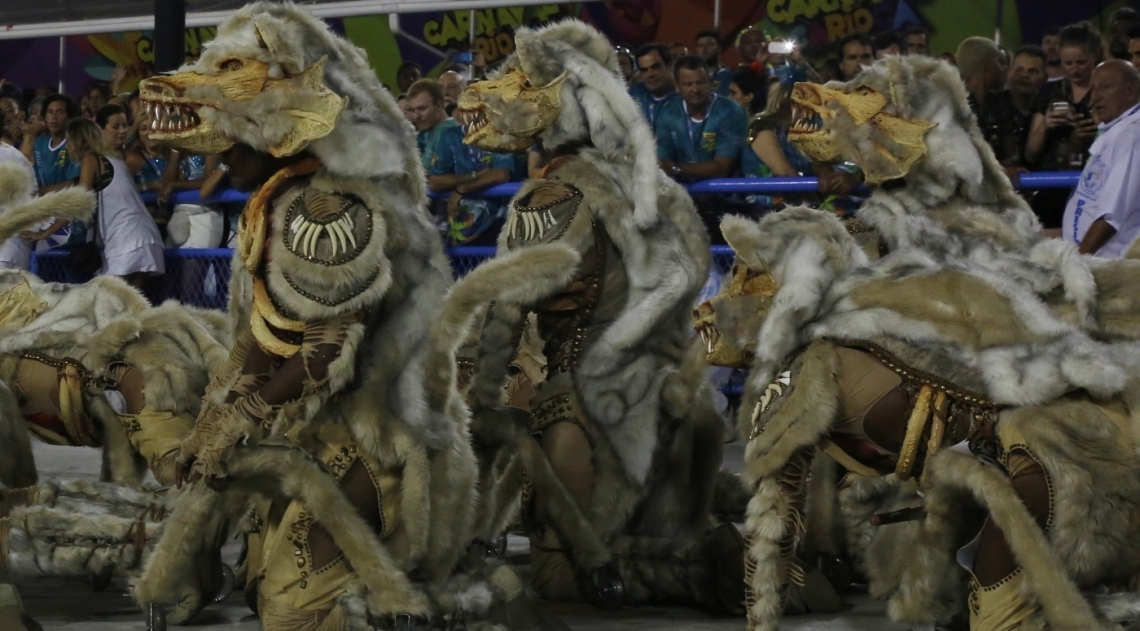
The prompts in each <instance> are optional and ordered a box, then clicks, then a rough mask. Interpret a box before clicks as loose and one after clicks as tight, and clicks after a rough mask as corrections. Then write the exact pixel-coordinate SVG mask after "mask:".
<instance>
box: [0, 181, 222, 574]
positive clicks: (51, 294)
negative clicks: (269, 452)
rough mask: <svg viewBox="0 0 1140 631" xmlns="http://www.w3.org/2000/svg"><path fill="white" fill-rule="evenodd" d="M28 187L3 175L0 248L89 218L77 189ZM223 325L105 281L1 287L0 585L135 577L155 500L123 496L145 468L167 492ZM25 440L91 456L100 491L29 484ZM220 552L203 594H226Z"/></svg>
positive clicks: (7, 282) (155, 520) (2, 279)
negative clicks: (36, 192) (98, 459)
mask: <svg viewBox="0 0 1140 631" xmlns="http://www.w3.org/2000/svg"><path fill="white" fill-rule="evenodd" d="M26 181H27V178H26V177H23V173H22V172H21V170H19V169H15V170H13V169H11V168H10V167H8V166H0V205H3V206H5V207H7V211H6V212H5V213H4V215H3V216H2V217H0V237H2V238H4V239H7V238H8V237H10V236H12V235H14V234H16V232H18V231H19V230H21V229H25V228H27V227H29V226H32V225H36V224H41V223H42V222H44V221H45V220H49V219H50V218H52V217H64V218H67V219H71V220H86V219H88V218H89V217H90V214H91V212H92V211H93V209H94V198H93V196H92V195H91V194H90V193H88V192H86V191H84V190H82V189H78V188H76V189H69V190H66V191H60V192H57V193H52V194H49V195H46V196H43V197H40V198H35V199H32V198H31V196H30V193H31V191H30V190H29V188H28V185H27V184H25V182H26ZM225 324H226V320H225V317H224V316H223V315H222V314H221V313H213V312H208V311H202V310H198V309H193V308H187V307H183V306H181V305H178V304H176V303H170V304H166V305H163V306H161V307H158V308H152V307H151V306H150V305H149V303H147V301H146V299H145V298H144V297H143V296H142V295H141V294H139V293H138V292H137V291H136V290H135V289H133V288H131V287H129V286H128V285H127V284H126V283H124V282H123V281H121V280H120V279H118V278H114V277H100V278H97V279H95V280H93V281H91V282H89V283H87V284H84V285H62V284H55V283H44V282H42V281H40V280H39V279H38V278H36V277H35V276H32V275H30V274H26V273H24V272H21V271H17V270H7V271H4V272H2V273H0V454H2V455H0V482H2V483H3V484H4V487H6V488H0V576H3V577H6V578H7V579H10V580H23V579H27V578H32V577H40V576H56V577H79V578H86V579H89V580H91V581H92V584H93V586H94V587H96V588H97V589H99V588H102V587H105V586H106V584H107V582H108V581H109V580H110V579H111V577H112V576H115V575H119V576H122V575H129V574H130V573H131V572H132V571H134V570H137V569H140V568H141V566H142V560H143V557H144V555H145V553H146V552H147V550H148V549H149V547H150V545H151V542H152V541H153V538H154V534H155V532H156V531H157V530H158V529H159V528H160V524H161V519H162V516H163V514H164V513H165V503H166V500H165V498H164V497H163V496H162V495H160V494H156V493H154V492H152V491H150V490H146V489H138V488H133V487H137V486H138V484H139V483H140V481H141V480H142V477H143V475H144V474H145V472H146V470H147V469H148V468H149V469H150V471H151V472H152V473H153V474H154V477H155V478H156V479H157V480H158V481H159V482H160V483H163V484H173V482H174V472H175V467H174V465H175V461H174V458H175V456H176V455H177V453H178V447H179V445H180V443H181V441H182V439H183V438H185V436H186V434H188V433H189V431H190V428H191V427H192V426H193V422H194V417H195V416H196V415H197V413H198V408H199V403H200V394H199V393H200V392H201V390H202V389H203V388H204V387H205V384H206V382H207V381H208V380H209V375H210V371H211V370H216V369H217V368H219V367H220V364H221V363H222V361H224V359H225V357H226V351H225V349H226V347H228V345H229V342H228V331H227V330H226V327H225ZM29 435H34V436H36V437H37V438H39V439H40V440H43V441H45V442H48V443H51V444H57V445H69V446H76V447H100V448H102V450H103V455H104V460H103V472H102V477H103V479H104V480H109V481H111V482H107V483H95V482H85V481H78V480H52V481H48V482H44V483H41V484H36V482H37V477H38V476H37V472H36V468H35V462H34V459H33V457H32V452H31V445H30V442H29ZM219 526H220V524H219ZM219 531H222V529H221V528H220V527H219V528H217V529H215V532H219ZM221 534H222V535H223V538H224V535H225V534H226V533H225V532H224V531H222V532H221ZM220 545H221V540H218V539H217V538H216V537H215V541H214V545H212V546H206V549H207V550H208V551H210V553H209V554H207V555H206V556H204V557H203V559H202V565H203V567H204V568H207V570H206V576H205V578H206V579H207V582H206V584H205V585H204V588H205V589H206V590H207V591H208V593H217V592H218V591H226V590H225V589H223V588H224V584H225V582H226V581H225V576H224V571H223V568H222V565H221V563H220V559H219V557H218V554H217V551H218V549H219V548H220ZM230 578H232V575H231V576H230ZM230 584H231V585H232V581H231V582H230Z"/></svg>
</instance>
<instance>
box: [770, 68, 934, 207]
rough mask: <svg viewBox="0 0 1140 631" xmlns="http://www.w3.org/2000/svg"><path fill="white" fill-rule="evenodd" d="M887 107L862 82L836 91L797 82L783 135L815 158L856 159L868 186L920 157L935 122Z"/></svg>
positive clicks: (884, 99) (895, 174)
mask: <svg viewBox="0 0 1140 631" xmlns="http://www.w3.org/2000/svg"><path fill="white" fill-rule="evenodd" d="M890 106H891V102H890V99H889V98H887V96H885V95H883V94H880V93H879V92H877V91H876V90H875V89H873V88H871V87H870V86H866V85H857V86H848V87H846V88H844V89H843V90H838V89H834V88H829V87H826V86H822V85H817V84H813V83H797V84H796V85H795V87H794V88H793V89H792V126H791V128H790V129H789V131H788V139H789V140H791V141H792V142H793V143H795V145H796V146H797V147H799V148H800V150H801V151H803V152H804V153H805V154H807V156H808V157H809V158H811V159H812V160H815V161H817V162H825V163H834V162H840V161H843V160H847V161H850V162H853V163H855V164H857V165H858V166H859V168H861V169H862V170H863V174H864V177H865V181H866V182H867V184H870V185H875V184H881V183H883V182H886V181H888V180H894V179H898V178H902V177H906V174H907V173H909V172H910V171H911V169H912V168H914V165H915V164H917V163H918V162H919V161H921V160H922V159H923V158H924V157H925V156H926V153H927V146H926V140H925V137H926V133H927V132H929V131H930V130H931V129H934V128H935V127H936V126H937V123H931V122H929V121H925V120H918V119H906V118H900V117H898V116H895V115H894V114H891V113H890V112H889V111H888V109H890ZM841 136H842V137H843V138H842V139H841Z"/></svg>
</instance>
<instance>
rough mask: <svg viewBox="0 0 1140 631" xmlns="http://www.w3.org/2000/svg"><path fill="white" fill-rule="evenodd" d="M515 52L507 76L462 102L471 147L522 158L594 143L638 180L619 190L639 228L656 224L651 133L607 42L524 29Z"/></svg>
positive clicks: (580, 32)
mask: <svg viewBox="0 0 1140 631" xmlns="http://www.w3.org/2000/svg"><path fill="white" fill-rule="evenodd" d="M515 49H516V52H515V54H514V55H512V56H511V57H510V58H509V59H508V60H507V61H506V63H505V64H504V65H503V71H502V72H501V73H500V74H499V76H497V77H493V78H492V79H490V80H489V81H481V82H479V83H475V84H473V85H472V86H470V87H469V88H467V90H466V91H465V92H464V93H463V95H462V96H460V98H459V103H458V105H457V109H456V113H455V117H456V118H457V119H458V120H460V121H461V122H462V123H464V125H465V126H466V131H467V135H466V138H465V139H464V141H465V142H467V143H468V144H472V145H475V146H477V147H480V148H482V149H486V150H489V151H518V150H521V149H525V148H527V147H530V146H531V145H533V144H535V143H537V142H541V143H542V144H543V146H545V147H546V148H547V149H554V148H556V147H559V146H563V145H569V144H572V143H588V144H590V145H592V146H593V147H594V148H596V149H598V150H599V151H602V152H603V153H604V154H606V158H607V159H609V160H612V161H613V162H614V163H616V164H626V165H630V166H631V167H632V169H633V177H632V178H630V181H622V182H620V185H621V186H622V188H623V189H624V190H625V192H626V193H627V194H628V196H629V197H630V198H631V199H632V200H633V204H634V213H633V215H634V220H635V222H636V223H637V225H638V226H640V227H643V228H645V227H649V226H651V225H653V223H655V222H656V218H657V191H656V182H657V177H658V169H657V150H656V142H655V140H654V137H653V132H652V130H651V129H650V128H649V124H648V123H647V122H646V121H645V118H644V116H642V114H641V111H640V109H638V107H637V105H636V104H635V103H634V101H633V99H631V98H630V96H629V93H628V89H627V86H626V85H625V82H624V80H623V79H622V77H621V73H620V72H619V70H618V65H617V55H616V53H615V52H614V49H613V46H611V45H610V43H609V41H608V40H607V39H606V38H605V36H603V35H602V34H601V33H599V32H598V31H597V30H595V29H594V28H593V27H590V26H587V25H586V24H583V23H581V22H578V21H576V20H568V21H565V22H561V23H559V24H556V25H553V26H549V27H546V28H543V29H539V30H535V29H529V28H520V29H519V30H518V32H517V33H516V34H515Z"/></svg>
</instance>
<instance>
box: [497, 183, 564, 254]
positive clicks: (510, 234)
mask: <svg viewBox="0 0 1140 631" xmlns="http://www.w3.org/2000/svg"><path fill="white" fill-rule="evenodd" d="M565 186H566V187H567V188H569V189H570V193H568V194H567V195H565V196H564V197H560V198H558V199H556V200H554V201H552V202H549V203H547V204H543V205H541V206H523V205H522V204H521V203H520V202H518V201H516V202H515V204H514V208H512V209H511V210H512V213H511V217H510V218H509V219H508V222H509V223H508V224H507V228H506V229H507V249H508V250H513V249H514V247H515V244H516V243H517V241H518V239H516V238H515V236H514V235H515V230H514V229H513V227H514V226H515V222H516V221H518V214H519V213H546V212H547V211H549V210H550V209H551V208H554V207H555V206H557V205H559V204H565V203H566V202H568V201H573V202H574V207H573V208H572V209H571V210H570V215H569V216H568V217H567V218H566V220H565V221H563V222H562V228H561V229H560V230H559V231H558V233H557V234H555V235H554V237H553V238H552V239H551V241H557V240H559V239H561V238H562V236H563V235H564V234H566V231H567V230H569V229H570V224H572V223H574V218H575V217H577V216H578V209H579V207H581V205H582V191H579V190H578V189H576V188H574V187H573V186H570V185H569V184H567V185H565ZM552 223H557V222H552ZM540 238H541V237H540Z"/></svg>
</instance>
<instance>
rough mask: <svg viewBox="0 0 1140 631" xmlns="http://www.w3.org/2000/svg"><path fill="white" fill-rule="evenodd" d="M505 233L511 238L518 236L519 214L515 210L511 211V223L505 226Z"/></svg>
mask: <svg viewBox="0 0 1140 631" xmlns="http://www.w3.org/2000/svg"><path fill="white" fill-rule="evenodd" d="M507 234H508V235H510V237H511V238H512V239H518V238H519V214H518V213H517V212H513V213H511V223H510V225H509V226H507Z"/></svg>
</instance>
